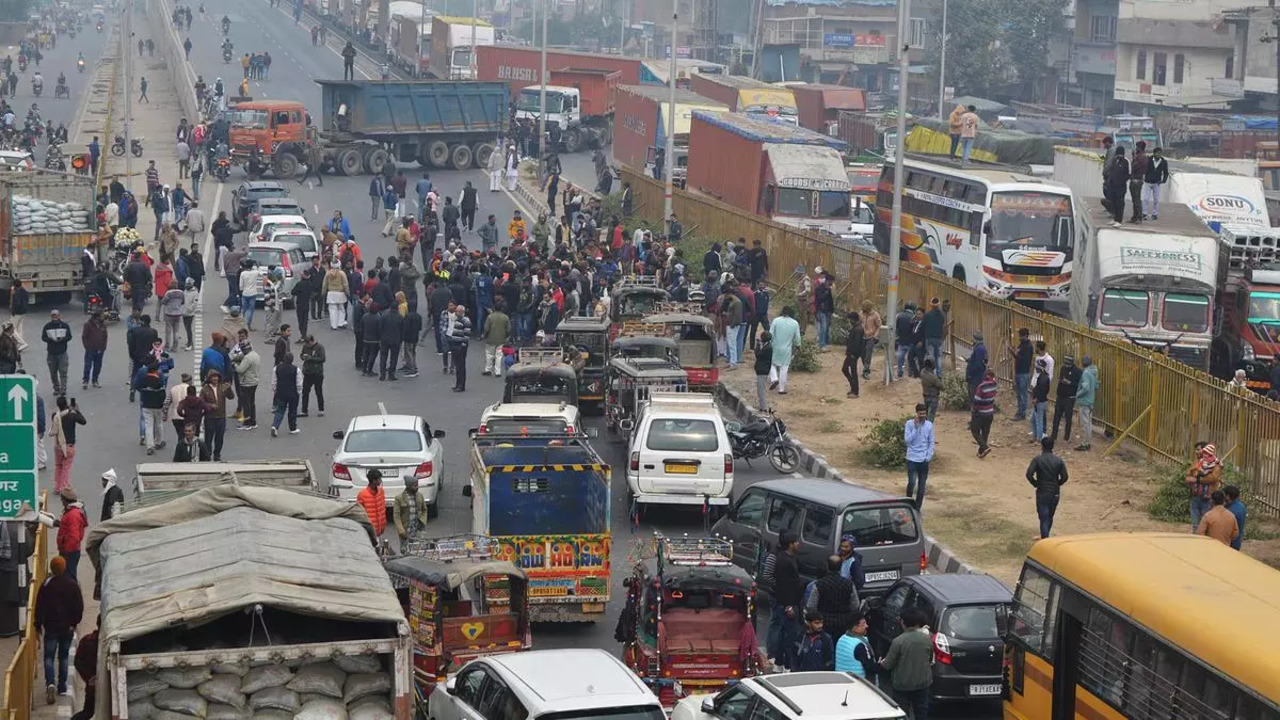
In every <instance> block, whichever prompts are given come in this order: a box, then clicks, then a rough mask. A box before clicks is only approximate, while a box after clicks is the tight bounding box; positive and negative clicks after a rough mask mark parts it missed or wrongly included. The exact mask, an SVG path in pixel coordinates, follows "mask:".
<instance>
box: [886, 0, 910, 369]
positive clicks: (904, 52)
mask: <svg viewBox="0 0 1280 720" xmlns="http://www.w3.org/2000/svg"><path fill="white" fill-rule="evenodd" d="M910 24H911V0H902V1H901V2H899V3H898V138H897V143H896V145H897V147H895V148H894V157H893V216H892V221H891V223H890V225H889V243H888V246H889V247H888V250H889V292H888V298H887V299H886V301H885V311H884V317H885V324H886V325H887V326H888V328H889V337H888V340H887V342H886V343H885V348H886V352H888V353H889V354H888V355H886V356H885V358H886V360H885V363H884V383H885V384H886V385H888V384H889V383H891V382H893V363H891V362H889V360H888V359H887V358H889V357H892V354H893V348H894V345H895V344H896V339H895V338H894V329H895V328H894V325H895V323H894V318H895V317H896V316H897V314H898V274H899V272H901V269H902V181H903V176H904V172H903V169H902V161H903V158H904V157H905V156H906V152H907V150H906V143H905V142H904V141H905V140H906V137H907V74H908V72H909V71H910V63H911V58H910V57H909V56H910V50H911V45H910V43H909V42H908V41H907V40H908V36H907V30H908V28H909V26H910Z"/></svg>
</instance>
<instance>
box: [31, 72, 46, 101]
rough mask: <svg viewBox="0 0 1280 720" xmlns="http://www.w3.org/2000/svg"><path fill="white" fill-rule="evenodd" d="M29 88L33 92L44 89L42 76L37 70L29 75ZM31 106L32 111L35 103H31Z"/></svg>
mask: <svg viewBox="0 0 1280 720" xmlns="http://www.w3.org/2000/svg"><path fill="white" fill-rule="evenodd" d="M31 89H32V90H33V91H35V92H40V91H41V90H44V78H43V77H42V76H41V75H40V71H39V70H37V71H36V74H35V75H32V76H31ZM31 108H32V110H33V111H34V109H35V105H32V106H31Z"/></svg>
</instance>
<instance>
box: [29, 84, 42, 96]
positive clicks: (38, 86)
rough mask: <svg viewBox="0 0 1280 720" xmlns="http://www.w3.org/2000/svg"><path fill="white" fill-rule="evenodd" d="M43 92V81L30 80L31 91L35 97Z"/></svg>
mask: <svg viewBox="0 0 1280 720" xmlns="http://www.w3.org/2000/svg"><path fill="white" fill-rule="evenodd" d="M42 92H44V83H38V82H32V83H31V93H32V94H33V95H35V96H36V97H40V93H42Z"/></svg>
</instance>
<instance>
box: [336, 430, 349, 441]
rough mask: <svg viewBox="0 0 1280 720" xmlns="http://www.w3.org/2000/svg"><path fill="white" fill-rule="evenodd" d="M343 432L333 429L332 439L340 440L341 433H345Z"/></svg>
mask: <svg viewBox="0 0 1280 720" xmlns="http://www.w3.org/2000/svg"><path fill="white" fill-rule="evenodd" d="M345 434H346V433H345V432H343V431H342V430H334V431H333V439H334V440H341V439H342V436H343V435H345Z"/></svg>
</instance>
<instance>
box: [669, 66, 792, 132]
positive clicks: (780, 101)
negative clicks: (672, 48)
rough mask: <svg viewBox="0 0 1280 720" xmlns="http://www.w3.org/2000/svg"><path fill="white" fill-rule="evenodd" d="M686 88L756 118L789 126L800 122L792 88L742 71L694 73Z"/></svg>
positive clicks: (734, 110)
mask: <svg viewBox="0 0 1280 720" xmlns="http://www.w3.org/2000/svg"><path fill="white" fill-rule="evenodd" d="M689 89H690V90H692V91H694V92H695V93H697V94H699V95H701V96H702V97H705V98H710V99H711V100H715V101H716V102H718V103H723V104H724V105H726V106H728V108H729V109H730V110H732V111H733V112H740V113H745V114H746V115H747V116H748V117H751V118H753V119H755V120H763V121H765V122H777V123H782V124H784V125H792V126H798V125H799V124H800V113H799V110H798V109H797V108H796V98H795V95H794V94H793V93H792V88H785V87H779V86H777V85H770V84H769V83H767V82H765V81H763V80H756V79H754V78H749V77H742V76H741V75H693V76H691V77H690V78H689Z"/></svg>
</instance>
